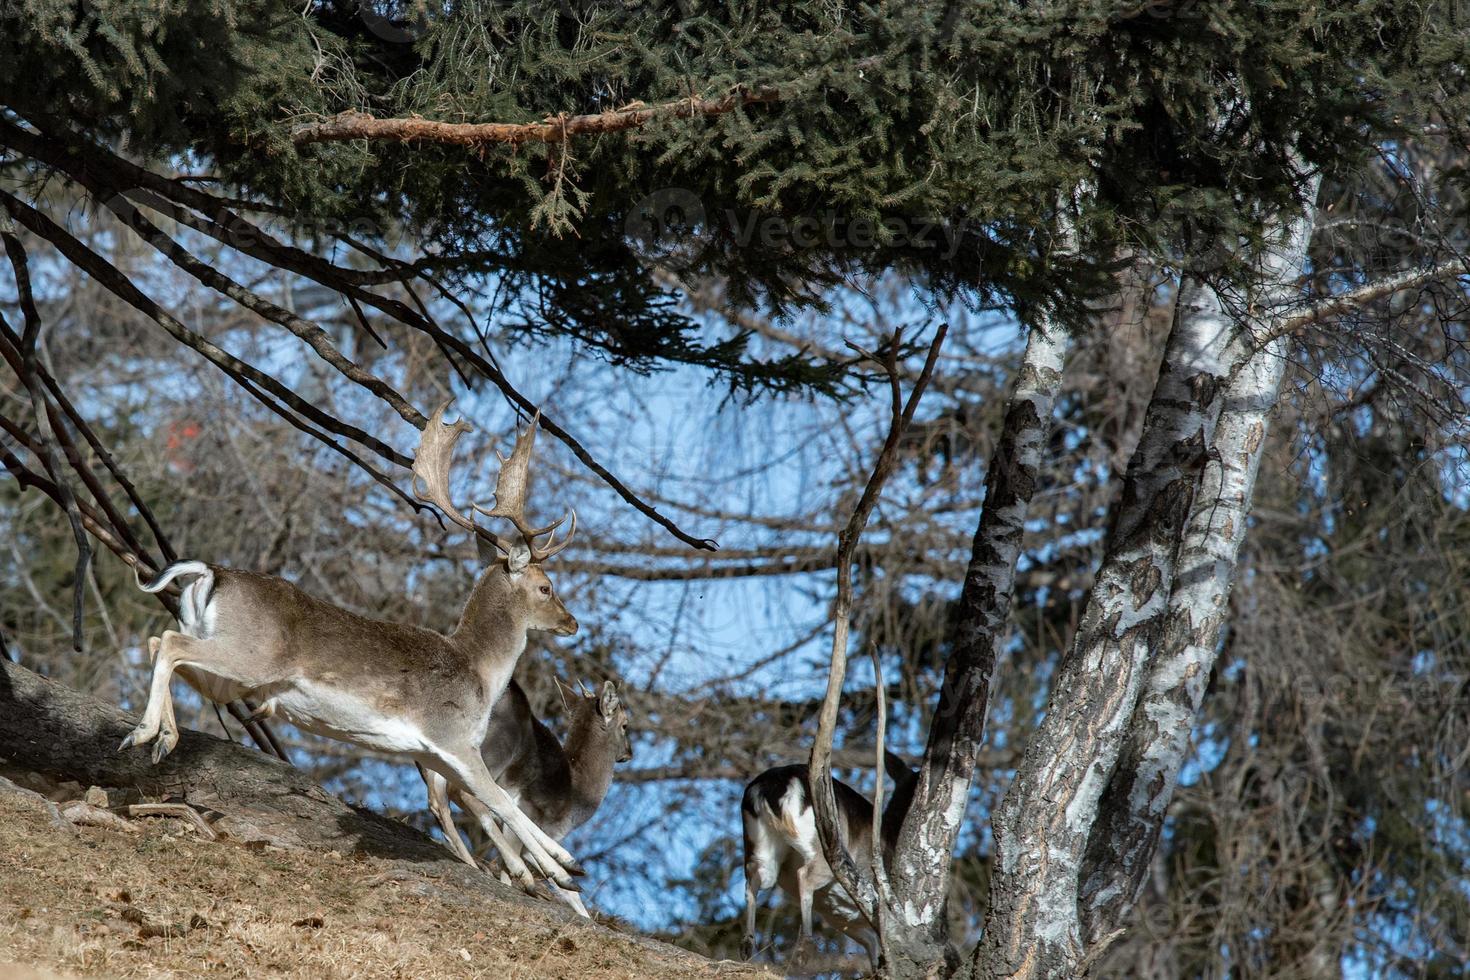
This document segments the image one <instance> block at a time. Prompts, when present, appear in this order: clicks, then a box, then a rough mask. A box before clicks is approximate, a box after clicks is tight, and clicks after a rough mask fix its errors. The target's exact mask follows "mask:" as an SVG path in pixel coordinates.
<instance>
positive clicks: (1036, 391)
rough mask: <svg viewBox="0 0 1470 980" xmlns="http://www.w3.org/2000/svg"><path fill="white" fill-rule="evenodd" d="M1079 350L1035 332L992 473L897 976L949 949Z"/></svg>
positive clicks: (897, 886)
mask: <svg viewBox="0 0 1470 980" xmlns="http://www.w3.org/2000/svg"><path fill="white" fill-rule="evenodd" d="M1071 343H1072V337H1071V333H1070V332H1069V331H1068V330H1066V329H1065V328H1063V327H1062V326H1060V325H1058V324H1055V323H1049V322H1043V323H1040V324H1037V325H1036V326H1033V327H1032V328H1031V330H1030V333H1029V334H1028V335H1027V338H1026V351H1025V354H1024V355H1023V356H1022V359H1021V369H1020V371H1019V372H1018V373H1017V375H1016V380H1015V385H1014V387H1013V388H1012V390H1011V397H1010V401H1009V403H1008V404H1007V408H1006V415H1005V421H1004V423H1003V424H1002V428H1001V434H1000V441H999V442H998V443H997V445H996V447H995V452H994V454H993V455H992V456H991V459H990V464H989V468H988V470H987V472H986V478H985V487H986V489H985V507H984V510H983V512H982V513H981V517H980V524H979V526H978V527H977V528H976V530H975V538H974V541H973V543H972V545H971V550H970V564H969V568H968V569H967V570H966V572H965V583H964V587H963V588H962V590H961V592H960V599H959V617H958V622H957V624H956V627H955V632H954V636H953V638H952V640H951V642H952V644H953V648H952V650H951V653H950V656H949V660H948V662H947V663H946V664H945V670H944V686H943V688H942V689H941V691H940V695H939V706H938V708H937V709H936V711H935V714H934V720H933V721H932V722H931V723H930V727H929V742H928V746H927V748H926V750H925V752H924V759H923V762H922V763H921V764H920V769H919V781H918V785H917V787H916V789H915V791H914V799H913V804H912V805H911V807H910V809H909V817H908V819H907V820H906V821H905V822H904V825H903V830H902V832H901V833H900V835H899V838H898V843H897V847H896V849H895V851H894V856H893V863H892V867H891V868H890V869H889V876H890V880H891V882H892V887H893V893H894V895H895V896H898V897H899V902H898V904H899V905H900V906H901V907H900V908H896V909H889V910H888V914H887V915H885V916H884V919H883V935H882V942H883V951H884V958H885V962H886V965H887V969H888V973H889V975H890V976H893V977H910V976H925V975H928V974H931V973H933V972H934V971H935V970H936V969H937V968H938V967H939V966H940V965H942V964H943V962H944V957H945V954H946V950H947V948H948V940H949V937H948V934H947V929H946V922H945V907H944V901H945V895H946V893H947V892H948V890H949V868H950V862H951V855H952V854H953V852H954V846H955V838H956V837H957V836H958V834H959V831H960V827H961V825H962V824H963V823H964V817H965V810H966V805H967V803H968V802H969V797H970V782H971V780H972V779H973V777H974V773H975V759H976V756H977V754H978V752H979V750H980V745H981V742H982V739H983V736H984V732H985V713H986V707H987V705H988V704H989V703H990V685H991V681H992V679H993V677H994V674H995V657H996V646H997V644H998V642H999V640H1000V639H1001V637H1002V636H1003V635H1004V633H1005V629H1006V625H1007V622H1008V620H1009V618H1010V609H1011V594H1012V591H1013V588H1014V585H1015V579H1016V561H1017V559H1018V558H1019V557H1020V554H1021V537H1022V534H1023V533H1024V531H1025V524H1026V517H1027V514H1028V513H1029V511H1030V507H1031V498H1032V495H1033V494H1034V493H1035V492H1036V484H1037V474H1038V472H1039V470H1040V468H1041V455H1042V452H1043V450H1044V449H1045V447H1046V440H1047V436H1048V434H1049V433H1050V431H1051V417H1052V410H1053V408H1054V407H1055V405H1056V399H1057V395H1058V393H1059V392H1060V391H1061V387H1062V369H1063V366H1064V364H1065V361H1066V357H1067V351H1068V349H1069V348H1070V347H1071Z"/></svg>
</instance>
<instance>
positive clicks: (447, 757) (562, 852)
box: [424, 749, 583, 891]
mask: <svg viewBox="0 0 1470 980" xmlns="http://www.w3.org/2000/svg"><path fill="white" fill-rule="evenodd" d="M424 761H425V762H426V763H429V762H430V761H431V760H428V759H426V760H424ZM432 761H436V762H438V763H439V764H440V765H442V766H444V767H445V768H446V769H447V770H448V772H445V773H444V775H445V776H447V777H451V778H452V779H453V781H454V782H455V783H457V784H458V785H459V788H460V789H461V790H463V791H464V793H465V795H467V796H472V797H474V798H475V801H476V802H478V803H481V804H483V805H484V809H488V810H489V813H488V814H485V813H483V812H482V811H481V810H476V807H475V806H474V804H473V803H471V806H470V808H471V809H472V810H476V813H475V815H476V816H477V817H479V818H480V825H481V826H482V827H484V828H485V833H486V834H487V835H488V836H489V837H490V839H491V840H492V841H494V842H495V844H496V846H497V847H499V846H501V840H502V839H503V837H504V835H501V834H500V830H499V828H498V827H496V826H495V821H494V819H491V818H492V817H498V818H499V819H500V820H502V821H503V822H504V823H505V829H506V830H507V831H508V832H509V833H510V834H513V835H514V836H515V837H517V838H519V839H520V843H521V845H522V854H523V855H524V856H525V857H526V858H527V859H528V860H529V862H530V863H531V864H534V865H535V866H536V867H537V868H538V869H539V870H540V871H541V873H542V874H543V875H545V876H546V877H547V878H548V879H550V880H551V881H554V882H556V883H557V884H558V885H560V886H561V887H563V888H565V889H566V890H568V891H580V889H579V888H578V887H577V884H576V882H574V881H572V878H571V875H572V874H582V873H583V871H582V868H581V866H580V865H579V864H577V861H576V859H575V858H573V857H572V855H571V854H570V853H569V852H568V851H567V849H566V848H564V847H562V846H561V845H560V844H558V843H557V842H556V841H554V840H552V839H551V837H549V836H548V835H547V834H546V832H545V831H543V830H542V829H541V828H540V827H537V826H536V825H535V824H534V823H533V822H531V819H530V818H529V817H527V816H526V815H525V814H524V813H522V812H521V808H520V807H519V806H517V805H516V801H515V800H514V799H513V798H512V797H511V795H510V794H509V793H507V792H506V791H505V790H504V789H502V788H501V787H500V784H499V783H497V782H496V781H495V778H494V777H493V776H491V775H490V770H489V769H486V768H485V760H484V759H482V758H480V753H479V751H478V749H466V750H465V751H462V752H459V753H443V754H439V755H436V757H435V758H434V759H433V760H432ZM434 768H437V767H434ZM501 856H502V857H504V858H506V866H507V868H510V869H511V870H512V872H514V868H513V866H512V863H511V857H512V855H511V854H510V852H509V850H508V848H502V850H501ZM568 872H570V873H568Z"/></svg>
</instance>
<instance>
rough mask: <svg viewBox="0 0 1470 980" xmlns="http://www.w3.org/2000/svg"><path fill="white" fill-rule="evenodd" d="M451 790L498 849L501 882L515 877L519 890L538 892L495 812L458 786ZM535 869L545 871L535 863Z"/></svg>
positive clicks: (519, 850) (456, 799) (513, 842)
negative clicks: (500, 861)
mask: <svg viewBox="0 0 1470 980" xmlns="http://www.w3.org/2000/svg"><path fill="white" fill-rule="evenodd" d="M452 792H453V793H454V799H455V802H457V803H458V804H459V805H460V807H461V808H463V809H464V810H465V812H467V813H469V814H471V815H472V816H473V817H474V818H475V820H476V821H478V822H479V824H480V828H481V829H482V830H484V831H485V836H486V837H489V838H490V843H492V844H494V845H495V848H496V850H498V851H500V859H501V860H502V861H504V862H505V872H504V873H503V874H502V875H501V878H500V880H501V882H502V883H503V884H507V885H509V884H510V883H511V881H510V879H511V878H515V880H516V882H517V883H519V884H520V886H521V890H522V891H524V892H526V894H528V895H536V894H538V893H537V891H536V879H535V878H533V877H531V870H530V869H529V868H528V867H526V862H525V861H523V860H522V856H521V849H520V847H519V846H517V842H516V839H515V838H514V837H508V836H506V834H505V831H503V830H502V829H501V827H500V824H499V823H497V822H496V820H495V814H494V813H493V812H492V811H491V810H490V808H489V807H487V806H486V805H485V804H484V803H481V802H480V801H479V800H477V799H475V798H474V797H473V796H471V795H469V794H468V793H465V792H463V791H461V790H459V789H458V788H455V789H453V790H452ZM533 863H534V859H533ZM536 870H537V871H542V873H543V874H545V873H546V872H545V871H543V870H542V868H541V866H540V865H537V867H536Z"/></svg>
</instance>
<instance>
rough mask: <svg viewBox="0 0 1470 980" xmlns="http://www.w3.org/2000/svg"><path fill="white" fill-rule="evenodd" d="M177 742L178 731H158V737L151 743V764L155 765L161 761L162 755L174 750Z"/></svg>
mask: <svg viewBox="0 0 1470 980" xmlns="http://www.w3.org/2000/svg"><path fill="white" fill-rule="evenodd" d="M178 744H179V733H178V732H176V731H167V730H165V731H162V732H159V733H158V739H157V740H156V741H155V742H154V743H153V764H154V765H155V766H156V765H158V764H159V763H160V762H162V761H163V757H164V756H166V755H168V754H169V753H170V752H172V751H173V750H174V746H175V745H178Z"/></svg>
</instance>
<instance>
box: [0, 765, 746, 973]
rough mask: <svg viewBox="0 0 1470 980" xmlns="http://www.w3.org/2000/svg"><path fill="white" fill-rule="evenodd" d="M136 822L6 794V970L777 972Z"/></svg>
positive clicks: (407, 878)
mask: <svg viewBox="0 0 1470 980" xmlns="http://www.w3.org/2000/svg"><path fill="white" fill-rule="evenodd" d="M127 823H128V824H129V826H121V825H120V826H116V827H111V828H100V827H94V826H85V825H81V826H73V825H72V824H71V823H70V822H69V821H67V820H64V819H61V818H60V817H59V816H58V813H57V811H56V810H55V809H54V807H53V806H51V805H49V804H47V802H46V801H45V800H44V799H42V798H41V797H39V796H35V795H33V794H24V793H22V794H15V793H11V794H9V795H7V794H0V980H11V978H17V980H32V978H48V980H49V978H52V977H56V976H98V977H117V978H124V977H199V976H209V977H216V976H217V977H271V976H283V977H313V978H316V977H405V978H421V977H422V978H429V977H495V978H500V980H505V978H522V977H524V978H532V977H536V978H540V977H548V978H556V977H566V978H587V977H608V978H635V977H636V978H644V977H647V978H654V980H662V978H668V980H673V978H705V977H733V976H746V977H770V976H772V974H770V973H768V972H766V971H764V970H761V969H757V968H752V967H750V966H747V965H745V964H737V963H712V962H710V961H708V960H704V959H701V958H699V957H697V956H694V955H692V954H689V953H686V952H684V951H682V950H678V949H675V948H674V947H671V946H666V945H663V944H661V943H655V942H653V941H651V940H648V939H646V938H643V937H640V936H636V935H632V934H629V933H626V932H620V931H617V930H616V929H610V928H607V927H605V926H602V925H597V924H592V923H588V922H586V921H585V920H577V919H575V918H574V917H568V916H564V915H562V914H561V913H560V911H559V910H558V909H556V908H554V907H552V906H550V905H549V904H547V903H538V902H532V901H529V900H526V901H519V900H517V901H509V900H506V901H502V900H498V899H495V898H493V897H489V898H487V897H486V896H485V895H483V894H477V893H474V892H469V891H466V890H465V889H463V888H462V887H460V886H459V885H458V884H456V883H455V882H454V880H453V876H449V875H436V874H435V872H433V871H432V870H429V871H425V870H424V869H422V868H414V867H412V866H411V865H405V863H404V862H399V861H388V860H380V859H377V858H371V857H365V856H362V855H342V854H339V853H338V852H335V851H332V852H327V853H313V852H310V851H304V850H288V849H283V848H278V847H274V846H270V845H262V844H259V843H257V844H254V845H240V844H237V843H231V842H228V841H215V842H211V841H207V840H205V839H204V838H203V836H201V834H200V832H199V831H197V830H196V829H195V828H193V827H192V826H190V825H189V824H188V823H187V822H186V821H183V820H177V819H172V818H152V817H150V818H146V819H139V820H132V821H128V822H127Z"/></svg>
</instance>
